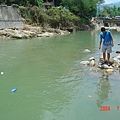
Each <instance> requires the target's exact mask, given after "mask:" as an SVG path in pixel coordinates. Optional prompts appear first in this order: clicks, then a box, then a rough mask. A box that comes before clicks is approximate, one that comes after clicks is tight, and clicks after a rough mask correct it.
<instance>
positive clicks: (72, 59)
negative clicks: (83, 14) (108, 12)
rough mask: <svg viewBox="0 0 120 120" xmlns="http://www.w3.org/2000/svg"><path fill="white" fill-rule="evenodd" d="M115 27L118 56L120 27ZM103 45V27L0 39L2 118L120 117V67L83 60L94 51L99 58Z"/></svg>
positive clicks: (66, 119)
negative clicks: (107, 68) (105, 68)
mask: <svg viewBox="0 0 120 120" xmlns="http://www.w3.org/2000/svg"><path fill="white" fill-rule="evenodd" d="M112 33H113V37H114V40H115V46H114V48H113V53H112V54H111V56H112V57H113V56H116V55H117V54H116V50H120V46H118V43H120V33H117V32H114V31H113V32H112ZM98 46H99V31H98V32H95V31H82V32H77V33H72V34H70V35H66V36H57V37H51V38H34V39H27V40H0V72H1V74H0V120H102V119H104V120H120V73H119V71H118V70H116V71H115V72H114V74H113V75H110V76H107V75H106V74H105V73H103V72H94V71H93V69H95V68H94V67H88V66H82V65H80V62H81V61H82V60H88V59H89V58H90V57H92V56H93V57H95V61H96V62H98V60H99V50H98ZM85 49H89V50H90V51H91V52H90V53H84V52H83V51H84V50H85ZM12 88H16V89H17V90H16V91H15V92H13V93H12V92H11V91H10V90H11V89H12ZM105 110H107V111H105Z"/></svg>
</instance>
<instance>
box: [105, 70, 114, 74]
mask: <svg viewBox="0 0 120 120" xmlns="http://www.w3.org/2000/svg"><path fill="white" fill-rule="evenodd" d="M105 72H106V73H107V74H108V75H112V74H113V73H114V70H113V69H107V70H106V71H105Z"/></svg>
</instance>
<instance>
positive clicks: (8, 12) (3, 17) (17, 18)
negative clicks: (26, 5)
mask: <svg viewBox="0 0 120 120" xmlns="http://www.w3.org/2000/svg"><path fill="white" fill-rule="evenodd" d="M22 26H23V22H22V17H21V15H20V14H19V13H18V7H17V6H15V5H13V6H7V5H0V29H5V28H22Z"/></svg>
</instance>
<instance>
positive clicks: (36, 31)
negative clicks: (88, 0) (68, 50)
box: [0, 24, 120, 39]
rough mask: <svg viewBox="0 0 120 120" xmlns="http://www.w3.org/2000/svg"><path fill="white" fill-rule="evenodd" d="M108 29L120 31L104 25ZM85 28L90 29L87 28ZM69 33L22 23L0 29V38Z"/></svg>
mask: <svg viewBox="0 0 120 120" xmlns="http://www.w3.org/2000/svg"><path fill="white" fill-rule="evenodd" d="M101 27H102V26H97V27H96V28H95V29H96V30H100V28H101ZM105 28H106V29H109V30H115V31H117V32H120V27H105ZM86 30H90V29H87V28H86ZM67 34H70V32H69V31H67V30H61V29H54V28H43V27H40V26H32V25H27V24H24V25H23V27H22V28H20V29H13V28H9V29H2V30H0V39H29V38H35V37H53V36H58V35H67Z"/></svg>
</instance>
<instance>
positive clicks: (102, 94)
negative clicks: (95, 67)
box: [97, 71, 111, 107]
mask: <svg viewBox="0 0 120 120" xmlns="http://www.w3.org/2000/svg"><path fill="white" fill-rule="evenodd" d="M110 89H111V85H110V83H109V76H108V75H105V71H102V76H101V77H100V80H99V83H98V84H97V95H98V99H97V106H98V107H100V106H101V105H102V104H103V103H104V102H105V101H107V100H108V97H109V93H110Z"/></svg>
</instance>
